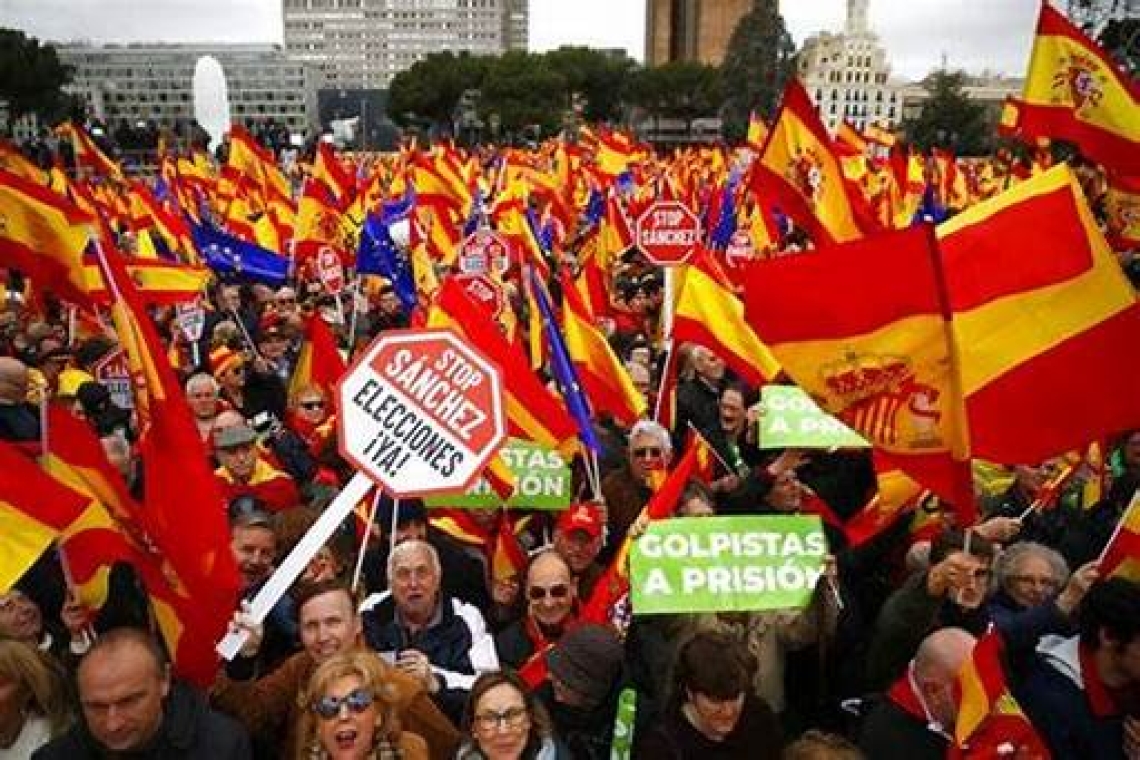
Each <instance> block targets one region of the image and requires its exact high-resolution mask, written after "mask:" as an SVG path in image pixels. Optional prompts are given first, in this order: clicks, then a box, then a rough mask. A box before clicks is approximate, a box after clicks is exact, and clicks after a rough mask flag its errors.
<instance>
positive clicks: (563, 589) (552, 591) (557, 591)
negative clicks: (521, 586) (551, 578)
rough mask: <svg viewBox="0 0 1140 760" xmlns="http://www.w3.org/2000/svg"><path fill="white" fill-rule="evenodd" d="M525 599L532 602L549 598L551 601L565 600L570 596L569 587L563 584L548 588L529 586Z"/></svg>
mask: <svg viewBox="0 0 1140 760" xmlns="http://www.w3.org/2000/svg"><path fill="white" fill-rule="evenodd" d="M526 595H527V598H529V599H530V600H531V601H532V602H537V601H538V600H540V599H545V598H546V597H547V596H549V597H550V598H551V599H565V598H566V597H568V596H570V587H569V586H567V585H566V584H565V583H558V584H555V585H553V586H550V587H549V588H543V587H542V586H531V587H530V588H528V589H527V590H526Z"/></svg>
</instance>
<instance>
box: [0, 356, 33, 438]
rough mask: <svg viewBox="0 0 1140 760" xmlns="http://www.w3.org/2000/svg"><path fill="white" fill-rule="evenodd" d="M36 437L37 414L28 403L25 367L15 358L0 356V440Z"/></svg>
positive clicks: (26, 371) (26, 369)
mask: <svg viewBox="0 0 1140 760" xmlns="http://www.w3.org/2000/svg"><path fill="white" fill-rule="evenodd" d="M39 440H40V417H39V414H38V413H37V410H36V408H35V407H34V406H32V405H31V404H29V403H28V368H27V366H26V365H25V364H24V363H23V362H22V361H20V360H19V359H13V358H12V357H10V356H0V441H12V442H29V443H35V444H38V442H39Z"/></svg>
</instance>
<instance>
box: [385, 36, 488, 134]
mask: <svg viewBox="0 0 1140 760" xmlns="http://www.w3.org/2000/svg"><path fill="white" fill-rule="evenodd" d="M490 60H491V59H489V58H486V57H478V56H473V55H471V54H470V53H466V52H464V53H460V54H459V55H455V54H454V53H452V52H450V51H449V52H445V53H432V54H431V55H429V56H427V57H425V58H424V59H423V60H420V61H417V62H416V63H415V64H413V65H412V67H411V68H409V69H407V70H405V71H401V72H400V73H399V74H397V75H396V76H395V77H393V78H392V83H391V85H390V87H389V90H388V98H389V99H388V112H389V113H390V114H391V116H392V119H393V121H395V122H397V123H398V124H401V125H403V126H429V127H434V128H440V127H448V126H450V125H451V122H452V115H453V113H454V111H455V107H456V105H457V104H458V103H459V99H460V98H461V97H462V96H463V93H464V92H466V91H467V90H473V89H475V90H477V89H479V87H480V86H481V85H482V82H483V78H484V77H485V76H486V72H487V67H488V65H489V61H490Z"/></svg>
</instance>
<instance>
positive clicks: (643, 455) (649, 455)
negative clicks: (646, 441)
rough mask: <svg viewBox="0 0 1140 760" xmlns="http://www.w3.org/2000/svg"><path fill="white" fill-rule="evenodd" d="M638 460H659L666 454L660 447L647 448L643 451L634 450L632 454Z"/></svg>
mask: <svg viewBox="0 0 1140 760" xmlns="http://www.w3.org/2000/svg"><path fill="white" fill-rule="evenodd" d="M630 453H631V454H633V456H634V457H636V458H637V459H657V458H658V457H660V456H662V455H663V454H664V453H665V450H664V449H662V448H661V447H660V446H646V447H645V448H642V449H633V450H632V451H631V452H630Z"/></svg>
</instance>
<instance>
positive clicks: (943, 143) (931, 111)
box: [903, 70, 992, 156]
mask: <svg viewBox="0 0 1140 760" xmlns="http://www.w3.org/2000/svg"><path fill="white" fill-rule="evenodd" d="M965 83H966V74H965V73H964V72H962V71H942V70H939V71H934V72H931V73H930V74H929V75H927V77H926V79H924V80H923V82H922V86H923V88H925V89H926V91H927V92H928V93H930V97H929V98H927V100H926V102H925V103H923V105H922V112H921V113H920V114H919V115H918V117H917V118H915V119H910V120H907V121H904V122H903V130H904V131H905V132H906V137H907V140H908V141H909V142H911V143H913V144H914V145H916V146H918V147H919V148H921V149H922V150H923V151H928V150H930V149H931V148H949V149H951V150H953V151H954V152H955V153H957V154H958V155H960V156H978V155H983V154H985V153H988V152H989V150H990V148H991V147H992V138H991V137H990V132H991V130H990V125H989V124H987V123H986V111H985V108H984V107H983V106H981V105H980V104H978V103H976V102H974V101H972V100H970V99H969V98H968V97H967V96H966V94H965V93H964V92H963V90H962V87H963V85H965Z"/></svg>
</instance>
